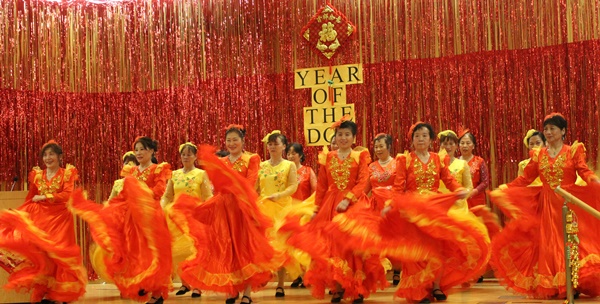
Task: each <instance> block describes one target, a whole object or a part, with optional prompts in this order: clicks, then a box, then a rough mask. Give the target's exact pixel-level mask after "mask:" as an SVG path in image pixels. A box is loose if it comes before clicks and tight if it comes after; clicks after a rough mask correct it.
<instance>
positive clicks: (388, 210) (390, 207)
mask: <svg viewBox="0 0 600 304" xmlns="http://www.w3.org/2000/svg"><path fill="white" fill-rule="evenodd" d="M390 210H392V206H385V208H383V210H381V216H383V217H385V215H386V214H387V213H388V212H390Z"/></svg>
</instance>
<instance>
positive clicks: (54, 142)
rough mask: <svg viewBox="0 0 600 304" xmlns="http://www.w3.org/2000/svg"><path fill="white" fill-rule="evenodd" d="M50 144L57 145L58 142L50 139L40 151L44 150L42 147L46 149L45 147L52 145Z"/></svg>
mask: <svg viewBox="0 0 600 304" xmlns="http://www.w3.org/2000/svg"><path fill="white" fill-rule="evenodd" d="M52 144H55V145H58V143H57V142H56V141H55V140H54V139H51V140H49V141H48V142H47V143H45V144H44V145H43V146H42V151H44V149H46V147H48V146H49V145H52Z"/></svg>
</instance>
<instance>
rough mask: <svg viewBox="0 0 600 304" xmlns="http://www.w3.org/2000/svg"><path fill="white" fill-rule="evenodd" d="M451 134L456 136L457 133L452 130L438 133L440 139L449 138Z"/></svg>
mask: <svg viewBox="0 0 600 304" xmlns="http://www.w3.org/2000/svg"><path fill="white" fill-rule="evenodd" d="M450 134H452V135H454V136H456V133H455V132H454V131H452V130H445V131H442V132H440V133H438V135H437V137H438V138H442V136H448V135H450ZM456 137H457V138H458V136H456Z"/></svg>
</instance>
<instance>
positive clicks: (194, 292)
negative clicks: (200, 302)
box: [192, 289, 202, 299]
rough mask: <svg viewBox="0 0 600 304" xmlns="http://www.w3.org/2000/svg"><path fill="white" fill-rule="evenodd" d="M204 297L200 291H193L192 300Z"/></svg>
mask: <svg viewBox="0 0 600 304" xmlns="http://www.w3.org/2000/svg"><path fill="white" fill-rule="evenodd" d="M201 296H202V292H201V291H200V290H197V289H194V290H193V291H192V298H193V299H196V298H199V297H201Z"/></svg>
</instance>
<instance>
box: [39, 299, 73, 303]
mask: <svg viewBox="0 0 600 304" xmlns="http://www.w3.org/2000/svg"><path fill="white" fill-rule="evenodd" d="M40 303H41V304H56V303H63V304H67V302H59V301H52V300H48V299H43V300H42V301H41V302H40Z"/></svg>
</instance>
